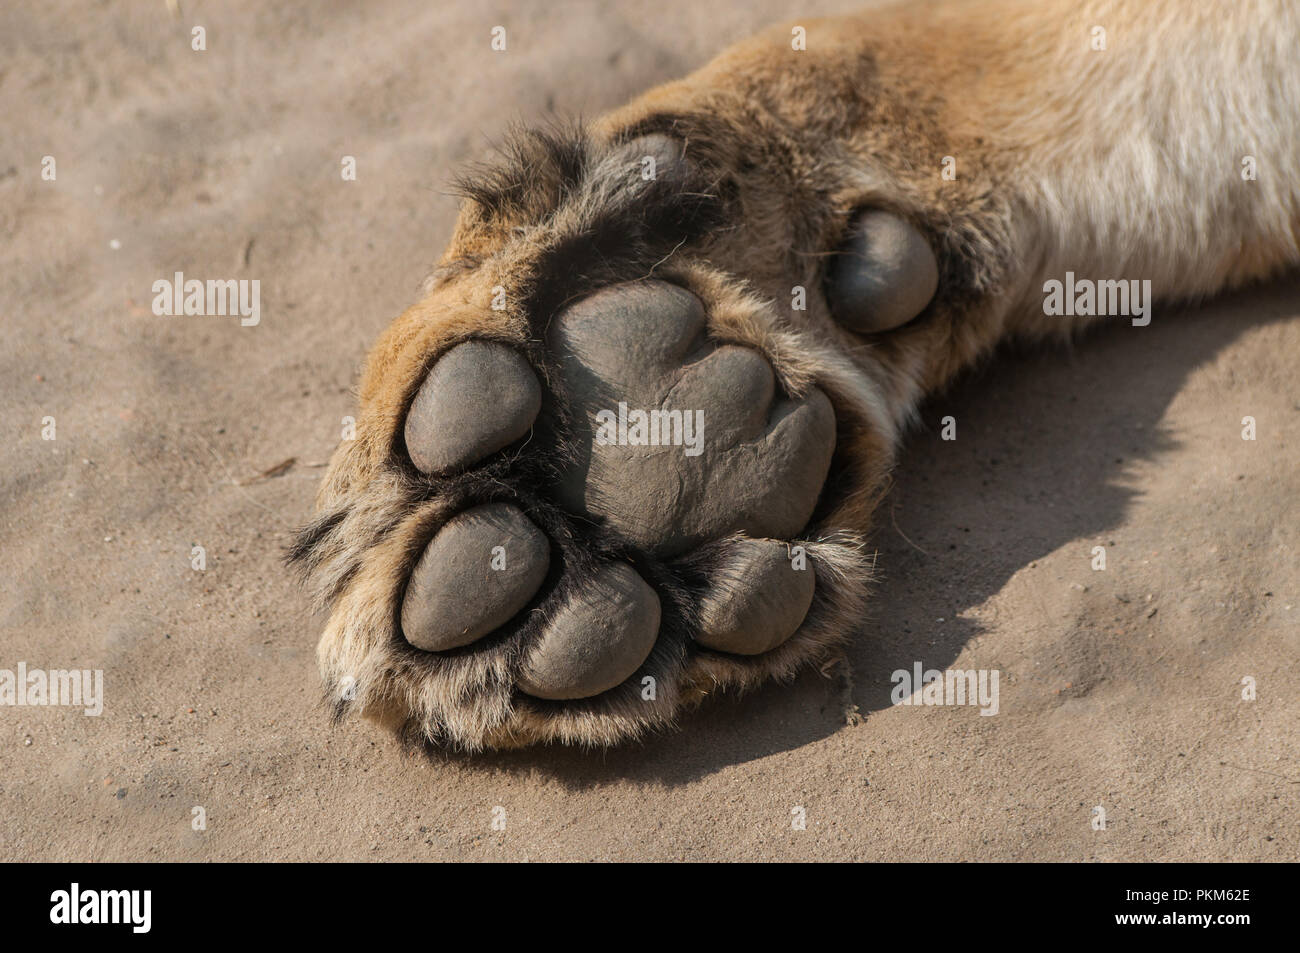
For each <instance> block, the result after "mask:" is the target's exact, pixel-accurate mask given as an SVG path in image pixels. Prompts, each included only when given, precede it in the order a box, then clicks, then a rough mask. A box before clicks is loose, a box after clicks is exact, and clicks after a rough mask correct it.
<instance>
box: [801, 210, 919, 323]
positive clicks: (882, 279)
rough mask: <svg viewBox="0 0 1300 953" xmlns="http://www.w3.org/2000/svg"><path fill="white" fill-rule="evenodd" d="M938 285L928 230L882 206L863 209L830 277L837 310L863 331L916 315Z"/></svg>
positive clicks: (836, 314) (831, 299)
mask: <svg viewBox="0 0 1300 953" xmlns="http://www.w3.org/2000/svg"><path fill="white" fill-rule="evenodd" d="M938 287H939V265H938V262H937V261H936V259H935V257H934V252H933V251H932V250H931V249H930V243H929V242H927V241H926V240H925V236H924V235H922V234H921V232H920V230H919V229H917V228H916V226H914V225H912V224H911V223H909V222H905V221H904V220H903V219H901V218H899V217H898V216H896V215H891V214H890V213H888V212H881V211H878V210H871V211H866V212H862V213H861V214H859V215H858V217H857V219H856V220H855V221H854V223H853V226H852V227H851V228H850V230H849V235H848V238H846V239H845V241H844V244H843V245H842V246H841V247H840V253H839V254H838V255H836V256H835V257H834V258H833V259H832V263H831V267H830V271H829V273H828V275H827V278H826V296H827V299H828V301H829V303H830V306H831V314H832V315H834V317H835V320H836V321H838V322H840V323H841V324H843V325H845V326H846V327H848V328H850V329H851V330H853V331H857V332H859V333H861V334H874V333H877V332H880V331H889V330H891V329H893V328H897V327H900V326H902V325H904V324H906V323H907V322H908V321H911V320H912V319H913V318H914V317H916V316H917V315H918V314H920V313H921V311H923V310H924V309H925V306H926V305H927V304H929V303H930V299H931V298H933V297H934V293H935V291H936V290H937V289H938Z"/></svg>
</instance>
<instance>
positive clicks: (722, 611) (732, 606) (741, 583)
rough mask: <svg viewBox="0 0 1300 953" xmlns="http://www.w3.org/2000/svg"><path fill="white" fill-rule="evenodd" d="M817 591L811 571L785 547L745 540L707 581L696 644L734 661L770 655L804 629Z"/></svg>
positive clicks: (777, 543)
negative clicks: (734, 657) (728, 655)
mask: <svg viewBox="0 0 1300 953" xmlns="http://www.w3.org/2000/svg"><path fill="white" fill-rule="evenodd" d="M815 587H816V578H815V576H814V574H813V569H812V566H811V565H809V564H807V563H804V564H803V566H802V567H801V566H799V565H797V564H796V562H795V561H794V560H792V559H791V558H790V547H789V546H787V545H786V544H785V543H783V542H780V541H778V540H772V539H746V540H742V541H741V543H740V545H739V546H738V547H737V551H736V552H735V553H734V555H732V556H731V558H730V559H728V560H727V561H726V562H724V563H723V564H722V565H720V566H719V567H718V568H717V570H716V571H715V572H714V573H713V574H712V577H711V578H710V580H709V588H708V590H707V591H706V593H705V595H704V598H703V600H702V602H701V605H700V634H699V635H697V636H696V637H695V641H696V642H698V643H699V644H700V645H703V646H704V647H705V648H710V649H716V650H717V651H719V652H731V653H733V654H736V655H758V654H759V653H762V652H768V651H770V650H772V649H774V648H776V647H777V646H778V645H780V644H781V643H782V642H784V641H785V640H786V639H788V638H790V636H792V635H794V633H795V630H797V629H798V628H799V626H800V625H802V624H803V620H804V616H806V615H807V614H808V608H809V607H810V606H811V605H812V600H813V591H814V589H815Z"/></svg>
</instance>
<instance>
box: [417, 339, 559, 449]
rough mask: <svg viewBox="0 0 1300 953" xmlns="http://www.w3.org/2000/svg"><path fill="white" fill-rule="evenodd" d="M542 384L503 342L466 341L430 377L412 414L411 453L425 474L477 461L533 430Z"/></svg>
mask: <svg viewBox="0 0 1300 953" xmlns="http://www.w3.org/2000/svg"><path fill="white" fill-rule="evenodd" d="M541 406H542V385H541V384H540V383H539V382H538V380H537V375H536V374H534V373H533V370H532V368H531V367H529V366H528V362H527V361H525V360H524V359H523V357H521V356H520V355H519V354H517V353H516V352H515V351H513V350H511V349H510V348H508V347H506V346H505V345H503V344H496V343H493V342H491V341H466V342H465V343H464V344H458V345H457V346H456V347H454V348H452V349H451V350H450V351H448V352H447V353H446V354H444V355H443V356H442V358H441V359H440V360H439V361H438V363H436V364H434V366H433V370H431V371H429V376H428V377H427V378H425V381H424V384H423V385H422V386H421V387H420V390H419V393H417V394H416V395H415V401H414V402H413V403H412V404H411V409H410V411H409V412H408V413H407V415H406V452H407V453H408V454H409V455H410V457H411V461H412V462H413V463H414V464H415V465H416V466H417V467H419V468H420V470H422V471H423V472H425V473H444V472H446V471H449V470H456V469H460V468H462V467H465V466H468V465H469V464H471V463H476V462H478V461H479V460H481V459H483V458H484V457H486V456H487V455H488V454H490V453H495V452H496V451H498V450H500V449H501V448H502V447H505V446H507V445H509V444H511V443H513V442H514V441H516V440H518V439H519V438H520V437H522V436H523V435H524V434H526V433H528V431H529V429H530V428H531V427H532V426H533V421H534V420H536V419H537V412H538V411H539V410H540V409H541Z"/></svg>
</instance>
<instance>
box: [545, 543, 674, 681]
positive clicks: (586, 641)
mask: <svg viewBox="0 0 1300 953" xmlns="http://www.w3.org/2000/svg"><path fill="white" fill-rule="evenodd" d="M658 634H659V597H658V596H657V595H655V591H654V590H653V589H651V588H650V586H649V584H648V583H647V582H646V581H645V580H644V579H642V578H641V576H640V575H639V574H638V573H637V571H636V570H635V569H633V568H632V567H631V566H629V565H628V564H627V563H610V564H609V565H608V566H606V567H605V568H604V569H602V570H600V572H598V573H597V574H596V575H595V576H594V577H593V578H592V579H591V581H590V582H589V583H588V584H587V585H586V586H584V587H583V588H582V589H580V590H578V591H576V592H575V593H574V595H573V596H572V598H570V600H569V601H568V602H567V603H566V604H565V605H564V606H563V607H562V608H561V609H560V611H559V612H557V613H556V614H555V616H554V617H552V619H551V622H550V625H548V626H547V629H546V631H545V632H544V633H543V635H542V638H541V640H540V641H539V642H538V643H537V644H536V645H535V646H533V649H532V651H531V652H529V654H528V657H527V658H526V659H525V660H524V664H523V669H522V670H521V672H520V674H519V688H520V689H521V690H522V691H524V692H527V693H528V694H529V695H535V696H537V697H538V698H552V699H565V698H589V697H591V696H592V695H599V694H600V693H601V692H603V691H608V690H609V689H611V688H613V687H614V686H615V685H618V684H619V683H620V682H623V681H624V680H626V679H627V678H628V676H630V675H631V674H632V673H633V672H635V671H636V670H637V669H638V668H640V667H641V663H642V662H644V661H645V660H646V658H647V657H648V656H649V655H650V650H651V649H652V648H654V644H655V637H656V636H657V635H658Z"/></svg>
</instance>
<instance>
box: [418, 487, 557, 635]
mask: <svg viewBox="0 0 1300 953" xmlns="http://www.w3.org/2000/svg"><path fill="white" fill-rule="evenodd" d="M549 565H550V543H549V542H548V541H547V539H546V536H545V535H543V533H542V531H541V530H539V529H538V528H537V527H536V526H534V525H533V524H532V522H531V521H530V520H529V519H528V517H526V516H524V514H523V513H522V512H521V511H520V510H519V509H518V508H517V507H514V506H511V505H510V504H508V503H487V504H485V505H483V506H475V507H472V508H470V509H468V510H465V511H464V512H463V513H460V514H459V515H457V516H455V517H453V518H452V519H450V520H448V522H447V523H446V525H444V526H443V527H442V529H440V530H439V531H438V532H437V534H436V535H435V536H434V537H433V540H432V541H431V542H430V543H429V545H428V547H427V548H426V549H425V550H424V555H422V556H421V557H420V561H419V562H418V563H417V564H416V566H415V570H414V571H413V572H412V573H411V580H410V582H409V583H407V586H406V595H405V597H404V598H403V599H402V632H403V634H405V636H406V641H408V642H410V643H411V644H412V645H414V646H415V647H416V648H419V649H424V650H425V651H426V652H445V651H447V650H448V649H454V648H459V647H461V646H463V645H469V644H470V643H471V642H474V641H476V640H478V639H481V638H482V637H483V636H485V635H487V634H488V633H489V632H491V631H492V630H493V629H496V628H497V627H499V626H501V625H504V624H505V623H506V622H509V621H510V619H511V618H512V617H514V616H515V615H516V614H517V613H518V612H519V611H520V610H521V609H523V607H524V606H526V605H527V604H528V601H529V600H530V599H532V597H533V596H534V595H536V593H537V590H538V589H539V588H540V587H541V585H542V581H543V580H544V579H545V578H546V571H547V569H548V567H549Z"/></svg>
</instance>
